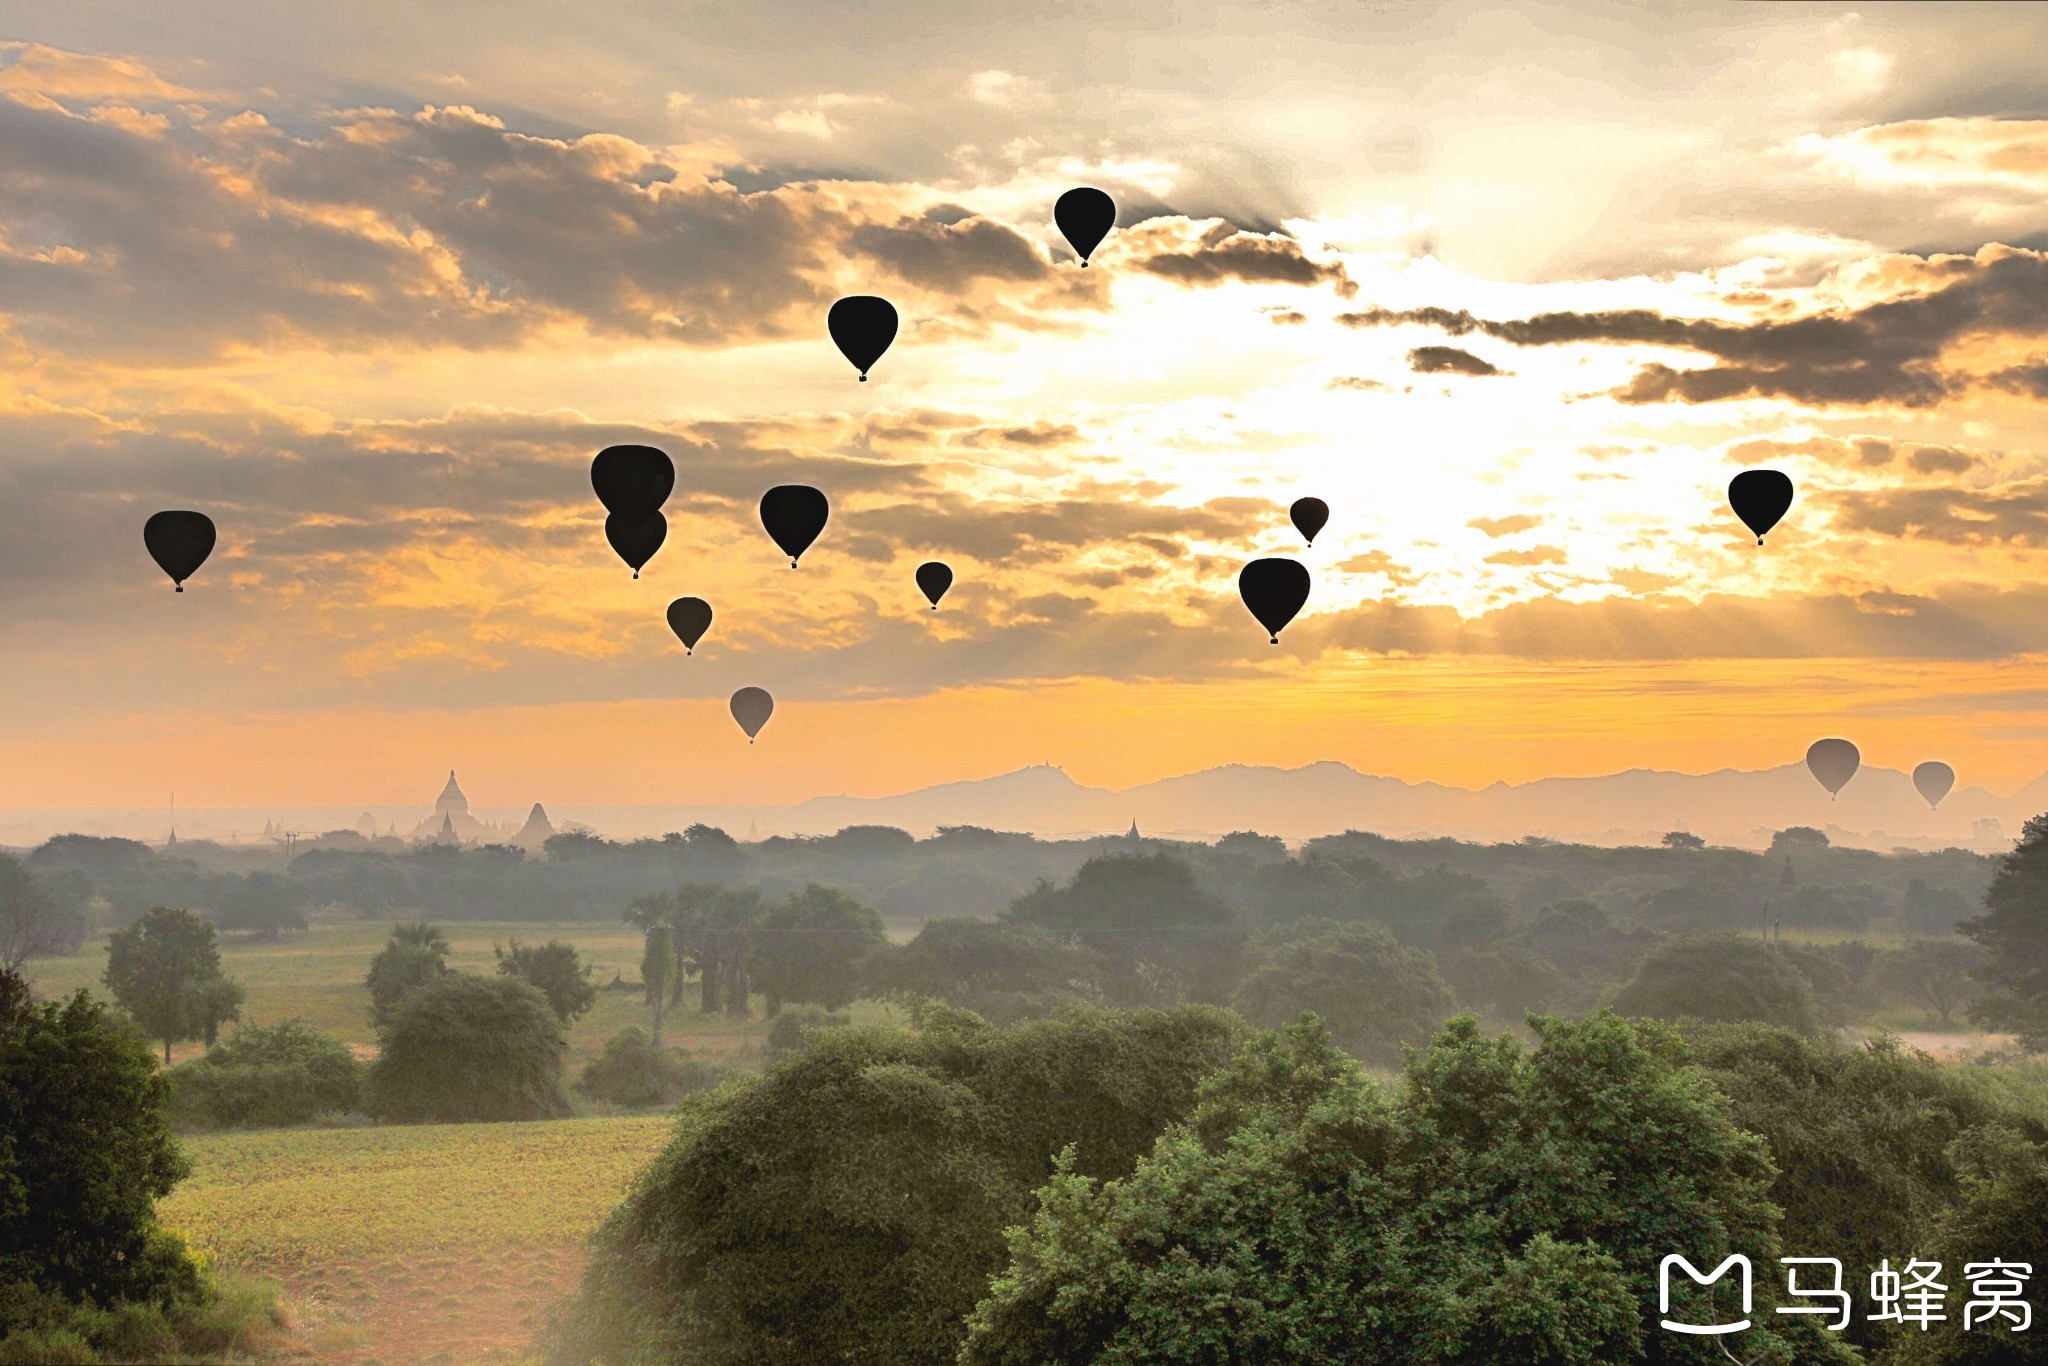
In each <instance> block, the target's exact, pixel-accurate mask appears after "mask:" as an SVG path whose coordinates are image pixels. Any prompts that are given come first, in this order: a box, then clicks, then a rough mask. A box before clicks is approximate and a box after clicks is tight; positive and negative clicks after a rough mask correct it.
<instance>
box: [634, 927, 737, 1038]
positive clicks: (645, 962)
mask: <svg viewBox="0 0 2048 1366" xmlns="http://www.w3.org/2000/svg"><path fill="white" fill-rule="evenodd" d="M683 891H684V897H685V899H686V900H687V899H689V898H690V895H691V889H690V888H689V887H685V888H684V889H683ZM681 913H682V912H681V906H680V904H679V903H678V901H677V898H676V897H675V896H674V895H672V894H670V893H668V892H650V893H648V894H646V895H644V896H636V897H634V898H633V902H632V904H631V905H629V906H628V907H626V923H628V924H630V925H633V926H635V927H637V928H638V929H639V931H640V933H641V934H642V935H644V936H645V939H644V941H643V943H642V945H641V950H640V986H641V993H642V996H643V998H644V999H645V1001H646V1004H647V1007H648V1008H649V1009H650V1010H652V1011H653V1012H654V1027H653V1030H652V1045H651V1046H652V1047H653V1048H655V1049H657V1050H659V1049H660V1048H661V1018H662V1016H663V1014H665V1013H666V1012H667V1010H668V1008H669V1007H670V1006H672V1005H675V1004H676V1003H677V1002H679V1001H681V1000H682V999H683V982H684V981H685V979H686V978H687V977H688V975H689V974H688V971H687V969H688V968H689V967H690V966H691V963H690V961H689V958H690V955H689V954H688V953H687V951H686V950H685V948H684V946H683V943H682V939H683V933H682V931H681V929H680V928H679V927H678V925H677V919H678V917H679V915H680V914H681ZM705 971H706V977H705V983H704V989H705V990H707V991H709V990H711V989H712V987H713V986H714V985H715V983H714V982H713V980H712V978H711V976H710V973H711V971H712V969H710V968H706V969H705Z"/></svg>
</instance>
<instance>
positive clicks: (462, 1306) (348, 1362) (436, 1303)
mask: <svg viewBox="0 0 2048 1366" xmlns="http://www.w3.org/2000/svg"><path fill="white" fill-rule="evenodd" d="M582 1270H583V1251H582V1249H581V1248H580V1247H576V1246H570V1247H564V1248H558V1249H552V1250H549V1249H541V1248H511V1249H508V1250H507V1251H506V1252H505V1253H504V1254H503V1255H502V1256H489V1257H487V1256H485V1255H483V1254H472V1255H470V1256H467V1257H422V1258H418V1259H415V1260H413V1261H411V1262H406V1261H398V1260H393V1261H387V1262H381V1263H375V1264H372V1265H367V1266H350V1265H341V1266H333V1267H326V1268H321V1269H318V1270H313V1271H309V1272H303V1273H299V1274H295V1275H286V1276H281V1277H278V1278H277V1279H278V1280H279V1282H280V1283H281V1284H282V1285H283V1286H284V1288H285V1296H286V1300H287V1302H288V1303H289V1305H290V1307H291V1310H292V1314H293V1318H294V1321H295V1336H296V1337H297V1338H298V1340H299V1342H300V1344H301V1345H302V1348H303V1351H304V1356H303V1357H302V1358H301V1359H302V1360H306V1361H317V1362H322V1363H331V1364H332V1366H415V1364H417V1366H458V1364H461V1366H467V1363H471V1362H478V1363H482V1362H493V1363H502V1364H506V1366H509V1363H513V1362H524V1361H529V1360H532V1359H533V1356H534V1354H535V1351H536V1349H537V1346H538V1343H537V1335H538V1334H539V1332H540V1331H541V1330H542V1329H543V1328H544V1327H545V1326H546V1324H547V1318H548V1313H549V1311H550V1309H551V1308H552V1307H553V1306H554V1305H555V1304H556V1303H557V1302H558V1301H559V1300H561V1299H562V1298H563V1297H564V1296H566V1295H568V1294H569V1293H571V1292H572V1291H573V1290H574V1289H575V1288H576V1281H577V1278H578V1277H579V1276H580V1275H581V1274H582Z"/></svg>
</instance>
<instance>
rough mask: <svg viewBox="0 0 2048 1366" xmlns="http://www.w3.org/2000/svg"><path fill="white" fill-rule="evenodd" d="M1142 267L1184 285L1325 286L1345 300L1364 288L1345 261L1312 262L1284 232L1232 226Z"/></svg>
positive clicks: (1164, 253) (1153, 257) (1161, 254)
mask: <svg viewBox="0 0 2048 1366" xmlns="http://www.w3.org/2000/svg"><path fill="white" fill-rule="evenodd" d="M1137 265H1138V269H1140V270H1143V271H1146V272H1148V273H1150V274H1153V275H1157V276H1159V277H1160V278H1161V279H1166V280H1172V281H1174V282H1175V283H1176V284H1184V285H1218V284H1224V283H1227V282H1229V281H1233V280H1235V281H1242V282H1244V283H1247V284H1282V285H1304V286H1307V285H1320V284H1328V285H1332V286H1334V287H1335V289H1336V291H1337V293H1338V295H1339V296H1340V297H1342V298H1346V299H1348V298H1351V297H1352V296H1353V295H1355V294H1357V293H1358V286H1357V284H1355V283H1354V282H1353V281H1352V279H1351V277H1350V275H1348V274H1347V273H1346V272H1345V269H1344V263H1343V262H1341V261H1332V262H1328V263H1325V262H1321V261H1312V260H1310V259H1309V258H1308V256H1307V255H1306V254H1305V253H1304V252H1303V251H1302V247H1301V243H1300V242H1298V241H1296V240H1295V239H1294V238H1292V237H1289V236H1287V235H1286V234H1284V233H1254V232H1241V231H1239V230H1237V229H1235V228H1233V227H1232V226H1231V225H1230V224H1228V223H1223V224H1219V225H1217V226H1216V227H1214V228H1211V229H1210V230H1208V231H1207V232H1205V233H1203V234H1202V236H1201V238H1200V239H1199V240H1198V241H1196V242H1195V243H1194V244H1193V246H1192V247H1191V248H1188V249H1182V250H1174V251H1162V252H1155V253H1154V254H1152V255H1149V256H1145V257H1142V258H1140V259H1139V261H1138V263H1137Z"/></svg>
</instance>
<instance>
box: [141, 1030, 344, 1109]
mask: <svg viewBox="0 0 2048 1366" xmlns="http://www.w3.org/2000/svg"><path fill="white" fill-rule="evenodd" d="M169 1076H170V1079H171V1085H172V1088H173V1095H174V1097H175V1106H176V1110H177V1115H178V1119H179V1122H180V1123H182V1124H186V1125H190V1126H191V1127H194V1128H203V1129H229V1128H244V1127H247V1128H258V1127H266V1126H275V1125H286V1124H304V1123H306V1122H307V1121H308V1120H311V1119H312V1118H314V1117H315V1116H317V1115H322V1114H339V1113H346V1112H348V1111H350V1110H354V1109H356V1108H357V1107H358V1106H359V1105H360V1104H361V1099H362V1077H363V1065H362V1064H361V1063H359V1062H357V1061H356V1057H355V1054H354V1053H352V1052H350V1051H349V1047H348V1045H347V1044H345V1043H343V1042H342V1041H341V1040H339V1039H337V1038H335V1037H334V1036H333V1035H331V1034H323V1033H321V1032H320V1031H319V1030H317V1029H315V1028H313V1026H311V1025H309V1024H307V1023H306V1022H305V1021H304V1020H299V1019H290V1020H283V1021H280V1022H279V1023H277V1024H274V1025H265V1026H258V1025H243V1026H242V1027H241V1028H239V1029H237V1030H235V1032H234V1033H232V1034H230V1035H228V1037H227V1038H225V1039H223V1040H221V1042H219V1043H218V1044H215V1045H214V1046H213V1047H212V1048H209V1049H207V1050H206V1053H205V1056H203V1057H200V1058H197V1059H195V1060H194V1061H192V1062H188V1063H185V1064H183V1065H181V1066H178V1067H174V1068H172V1069H171V1070H170V1073H169Z"/></svg>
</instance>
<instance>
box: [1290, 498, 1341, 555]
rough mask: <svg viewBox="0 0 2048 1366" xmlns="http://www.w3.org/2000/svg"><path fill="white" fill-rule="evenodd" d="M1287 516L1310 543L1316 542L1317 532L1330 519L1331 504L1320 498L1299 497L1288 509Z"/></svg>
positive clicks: (1302, 536)
mask: <svg viewBox="0 0 2048 1366" xmlns="http://www.w3.org/2000/svg"><path fill="white" fill-rule="evenodd" d="M1287 516H1288V519H1289V520H1290V521H1292V522H1293V523H1294V529H1295V530H1296V531H1299V532H1300V533H1301V538H1302V539H1303V540H1304V541H1307V542H1308V543H1309V544H1310V545H1314V544H1315V543H1316V533H1317V532H1318V531H1321V530H1322V529H1323V527H1324V526H1325V525H1326V524H1327V523H1328V522H1329V520H1330V505H1329V504H1328V503H1326V502H1324V501H1323V500H1322V499H1320V498H1297V499H1295V500H1294V506H1293V507H1291V508H1289V509H1287Z"/></svg>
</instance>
